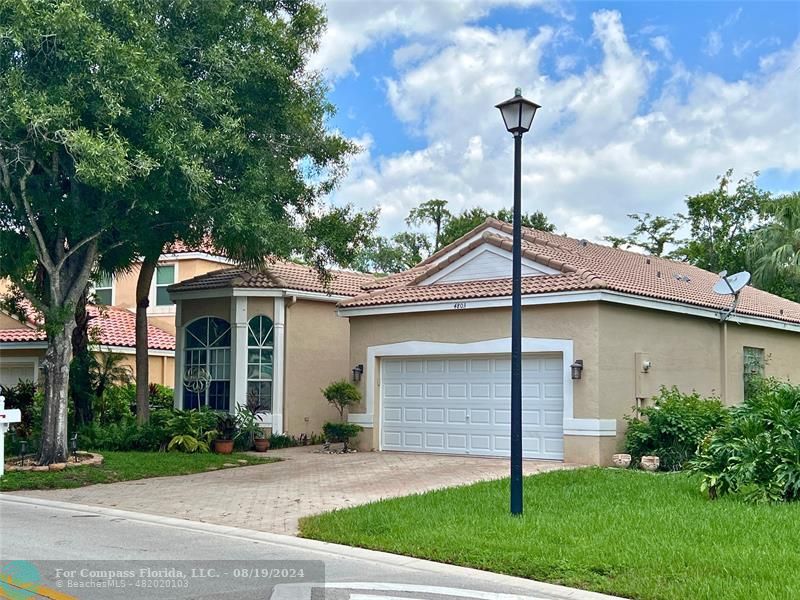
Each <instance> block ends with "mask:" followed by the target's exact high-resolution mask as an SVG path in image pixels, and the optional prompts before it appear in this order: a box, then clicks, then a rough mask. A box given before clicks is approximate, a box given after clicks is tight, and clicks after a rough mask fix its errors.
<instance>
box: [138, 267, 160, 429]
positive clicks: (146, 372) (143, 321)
mask: <svg viewBox="0 0 800 600" xmlns="http://www.w3.org/2000/svg"><path fill="white" fill-rule="evenodd" d="M158 257H159V254H156V255H155V256H146V257H145V258H144V260H143V261H142V266H141V268H140V269H139V277H138V279H137V280H136V421H137V422H138V423H147V422H148V421H149V420H150V361H149V358H150V357H149V349H150V348H149V346H150V344H149V341H148V339H147V308H148V307H149V306H150V285H151V284H152V283H153V274H154V273H155V271H156V265H157V264H158Z"/></svg>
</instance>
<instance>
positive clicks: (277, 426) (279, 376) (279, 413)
mask: <svg viewBox="0 0 800 600" xmlns="http://www.w3.org/2000/svg"><path fill="white" fill-rule="evenodd" d="M274 308H275V315H274V316H275V318H274V319H273V324H274V326H275V347H274V352H275V355H274V356H273V364H272V432H273V433H276V434H279V433H283V389H284V388H283V382H284V366H283V365H284V364H286V363H285V360H284V359H285V356H286V338H285V333H284V324H285V323H286V302H285V299H284V298H283V296H276V297H275V306H274Z"/></svg>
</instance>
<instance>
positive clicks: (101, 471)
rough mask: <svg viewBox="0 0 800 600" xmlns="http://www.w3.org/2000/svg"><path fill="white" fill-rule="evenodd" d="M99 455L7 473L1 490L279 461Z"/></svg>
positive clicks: (77, 484) (219, 456) (172, 454)
mask: <svg viewBox="0 0 800 600" xmlns="http://www.w3.org/2000/svg"><path fill="white" fill-rule="evenodd" d="M101 454H102V455H103V457H104V458H105V461H104V462H103V464H102V465H97V466H88V467H74V468H71V469H65V470H64V471H44V472H41V473H39V472H32V471H12V472H9V473H6V474H5V475H3V477H2V478H1V479H0V491H3V492H11V491H15V490H42V489H55V488H76V487H82V486H84V485H92V484H94V483H114V482H115V481H130V480H132V479H145V478H147V477H167V476H169V475H190V474H192V473H200V472H203V471H208V470H211V469H221V468H223V466H222V465H223V464H225V463H232V464H235V465H236V466H237V467H242V466H248V465H260V464H265V463H270V462H276V461H278V460H280V459H278V458H271V457H263V458H262V457H260V456H259V457H256V456H252V455H249V454H228V455H222V454H210V453H209V454H184V453H182V452H101ZM240 459H241V460H246V461H247V465H240V464H239V463H238V462H237V460H240ZM226 468H233V467H226Z"/></svg>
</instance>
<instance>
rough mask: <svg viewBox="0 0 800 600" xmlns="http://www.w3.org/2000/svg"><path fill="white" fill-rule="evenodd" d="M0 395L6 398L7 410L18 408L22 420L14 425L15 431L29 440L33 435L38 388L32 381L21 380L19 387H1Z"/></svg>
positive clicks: (18, 383)
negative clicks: (35, 398)
mask: <svg viewBox="0 0 800 600" xmlns="http://www.w3.org/2000/svg"><path fill="white" fill-rule="evenodd" d="M0 395H2V396H5V399H6V408H18V409H19V411H20V413H22V414H21V420H20V422H19V423H17V424H16V425H14V431H15V432H16V434H17V436H19V437H21V438H28V437H30V436H31V434H32V433H33V423H34V413H35V412H36V408H35V406H34V397H35V396H36V386H35V385H34V384H33V382H32V381H22V380H19V381H18V382H17V385H14V386H11V387H6V386H0Z"/></svg>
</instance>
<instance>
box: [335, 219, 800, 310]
mask: <svg viewBox="0 0 800 600" xmlns="http://www.w3.org/2000/svg"><path fill="white" fill-rule="evenodd" d="M490 227H491V228H493V229H495V230H498V231H500V232H501V233H500V234H497V233H494V232H492V231H486V229H488V228H490ZM481 232H483V233H482V234H481ZM511 233H512V229H511V226H510V225H509V224H508V223H503V222H501V221H496V220H494V219H489V220H487V221H486V223H484V224H483V225H481V226H480V227H478V228H476V229H475V230H473V231H472V232H470V233H469V234H467V235H466V236H464V237H463V238H461V239H460V240H457V241H456V242H454V243H453V244H451V245H450V246H448V247H446V248H443V249H442V250H440V251H439V252H437V253H436V254H434V255H433V256H431V257H430V258H428V259H427V260H426V261H424V262H423V263H420V264H419V265H417V266H416V267H414V268H413V269H410V270H409V271H405V272H403V273H399V274H397V275H395V276H390V277H386V278H384V279H382V280H379V281H378V282H375V283H373V284H372V285H370V286H369V288H371V289H372V290H373V291H371V292H370V293H367V294H364V295H361V296H357V297H355V298H353V299H351V300H348V301H345V302H342V303H341V304H340V306H341V307H343V308H352V307H360V306H380V305H386V304H405V303H414V302H425V301H436V300H454V299H472V298H491V297H497V296H509V295H510V294H511V283H510V279H508V278H506V279H492V280H482V281H469V282H459V283H446V284H438V283H433V284H432V285H419V284H420V283H421V282H422V281H424V280H425V279H427V278H428V277H430V276H431V275H433V274H434V273H436V272H437V271H440V270H441V269H443V268H444V267H446V266H448V265H449V264H451V263H452V262H453V261H454V260H457V259H458V258H460V257H461V256H463V255H464V254H466V253H467V252H469V251H470V250H472V249H474V248H475V247H477V246H480V245H481V244H484V243H488V244H492V245H494V246H497V247H500V248H503V249H506V250H508V251H510V250H511V238H510V236H511ZM472 237H474V238H475V239H474V241H472V242H471V243H469V244H467V245H466V246H465V247H464V248H463V249H462V250H460V251H459V252H458V253H457V254H455V255H454V256H451V257H448V258H447V259H446V260H441V259H442V257H443V256H446V255H447V254H448V253H451V252H452V250H453V249H455V248H457V247H458V246H459V245H463V244H464V242H465V241H468V240H469V239H470V238H472ZM522 245H523V248H522V250H523V255H524V256H525V257H526V258H529V259H530V260H533V261H535V262H538V263H540V264H545V265H548V266H550V267H551V268H554V269H557V270H558V271H560V272H561V274H559V275H540V276H529V277H525V278H524V279H523V294H540V293H545V292H566V291H577V290H586V289H604V290H611V291H617V292H623V293H627V294H633V295H636V296H644V297H648V298H657V299H660V300H669V301H672V302H678V303H682V304H689V305H694V306H701V307H706V308H712V309H716V310H725V309H727V308H729V307H730V305H731V298H730V296H720V295H718V294H715V293H714V292H713V291H712V286H713V285H714V283H715V282H716V281H717V280H718V279H719V277H718V276H717V275H716V274H715V273H710V272H708V271H704V270H703V269H700V268H698V267H695V266H692V265H689V264H687V263H682V262H676V261H671V260H667V259H665V258H658V257H655V256H647V255H644V254H637V253H635V252H629V251H627V250H620V249H616V248H611V247H609V246H603V245H600V244H593V243H591V242H587V241H586V240H577V239H573V238H569V237H565V236H560V235H557V234H554V233H547V232H542V231H537V230H534V229H529V228H523V244H522ZM379 285H380V286H381V288H380V289H376V288H377V287H378V286H379ZM365 289H368V288H365ZM736 310H737V312H738V313H741V314H746V315H752V316H759V317H767V318H771V319H776V320H780V321H787V322H792V323H800V304H797V303H795V302H792V301H790V300H786V299H785V298H781V297H779V296H775V295H773V294H769V293H767V292H764V291H762V290H758V289H756V288H754V287H752V286H747V287H746V288H744V289H743V290H742V292H741V293H740V295H739V304H738V306H737V309H736Z"/></svg>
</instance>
